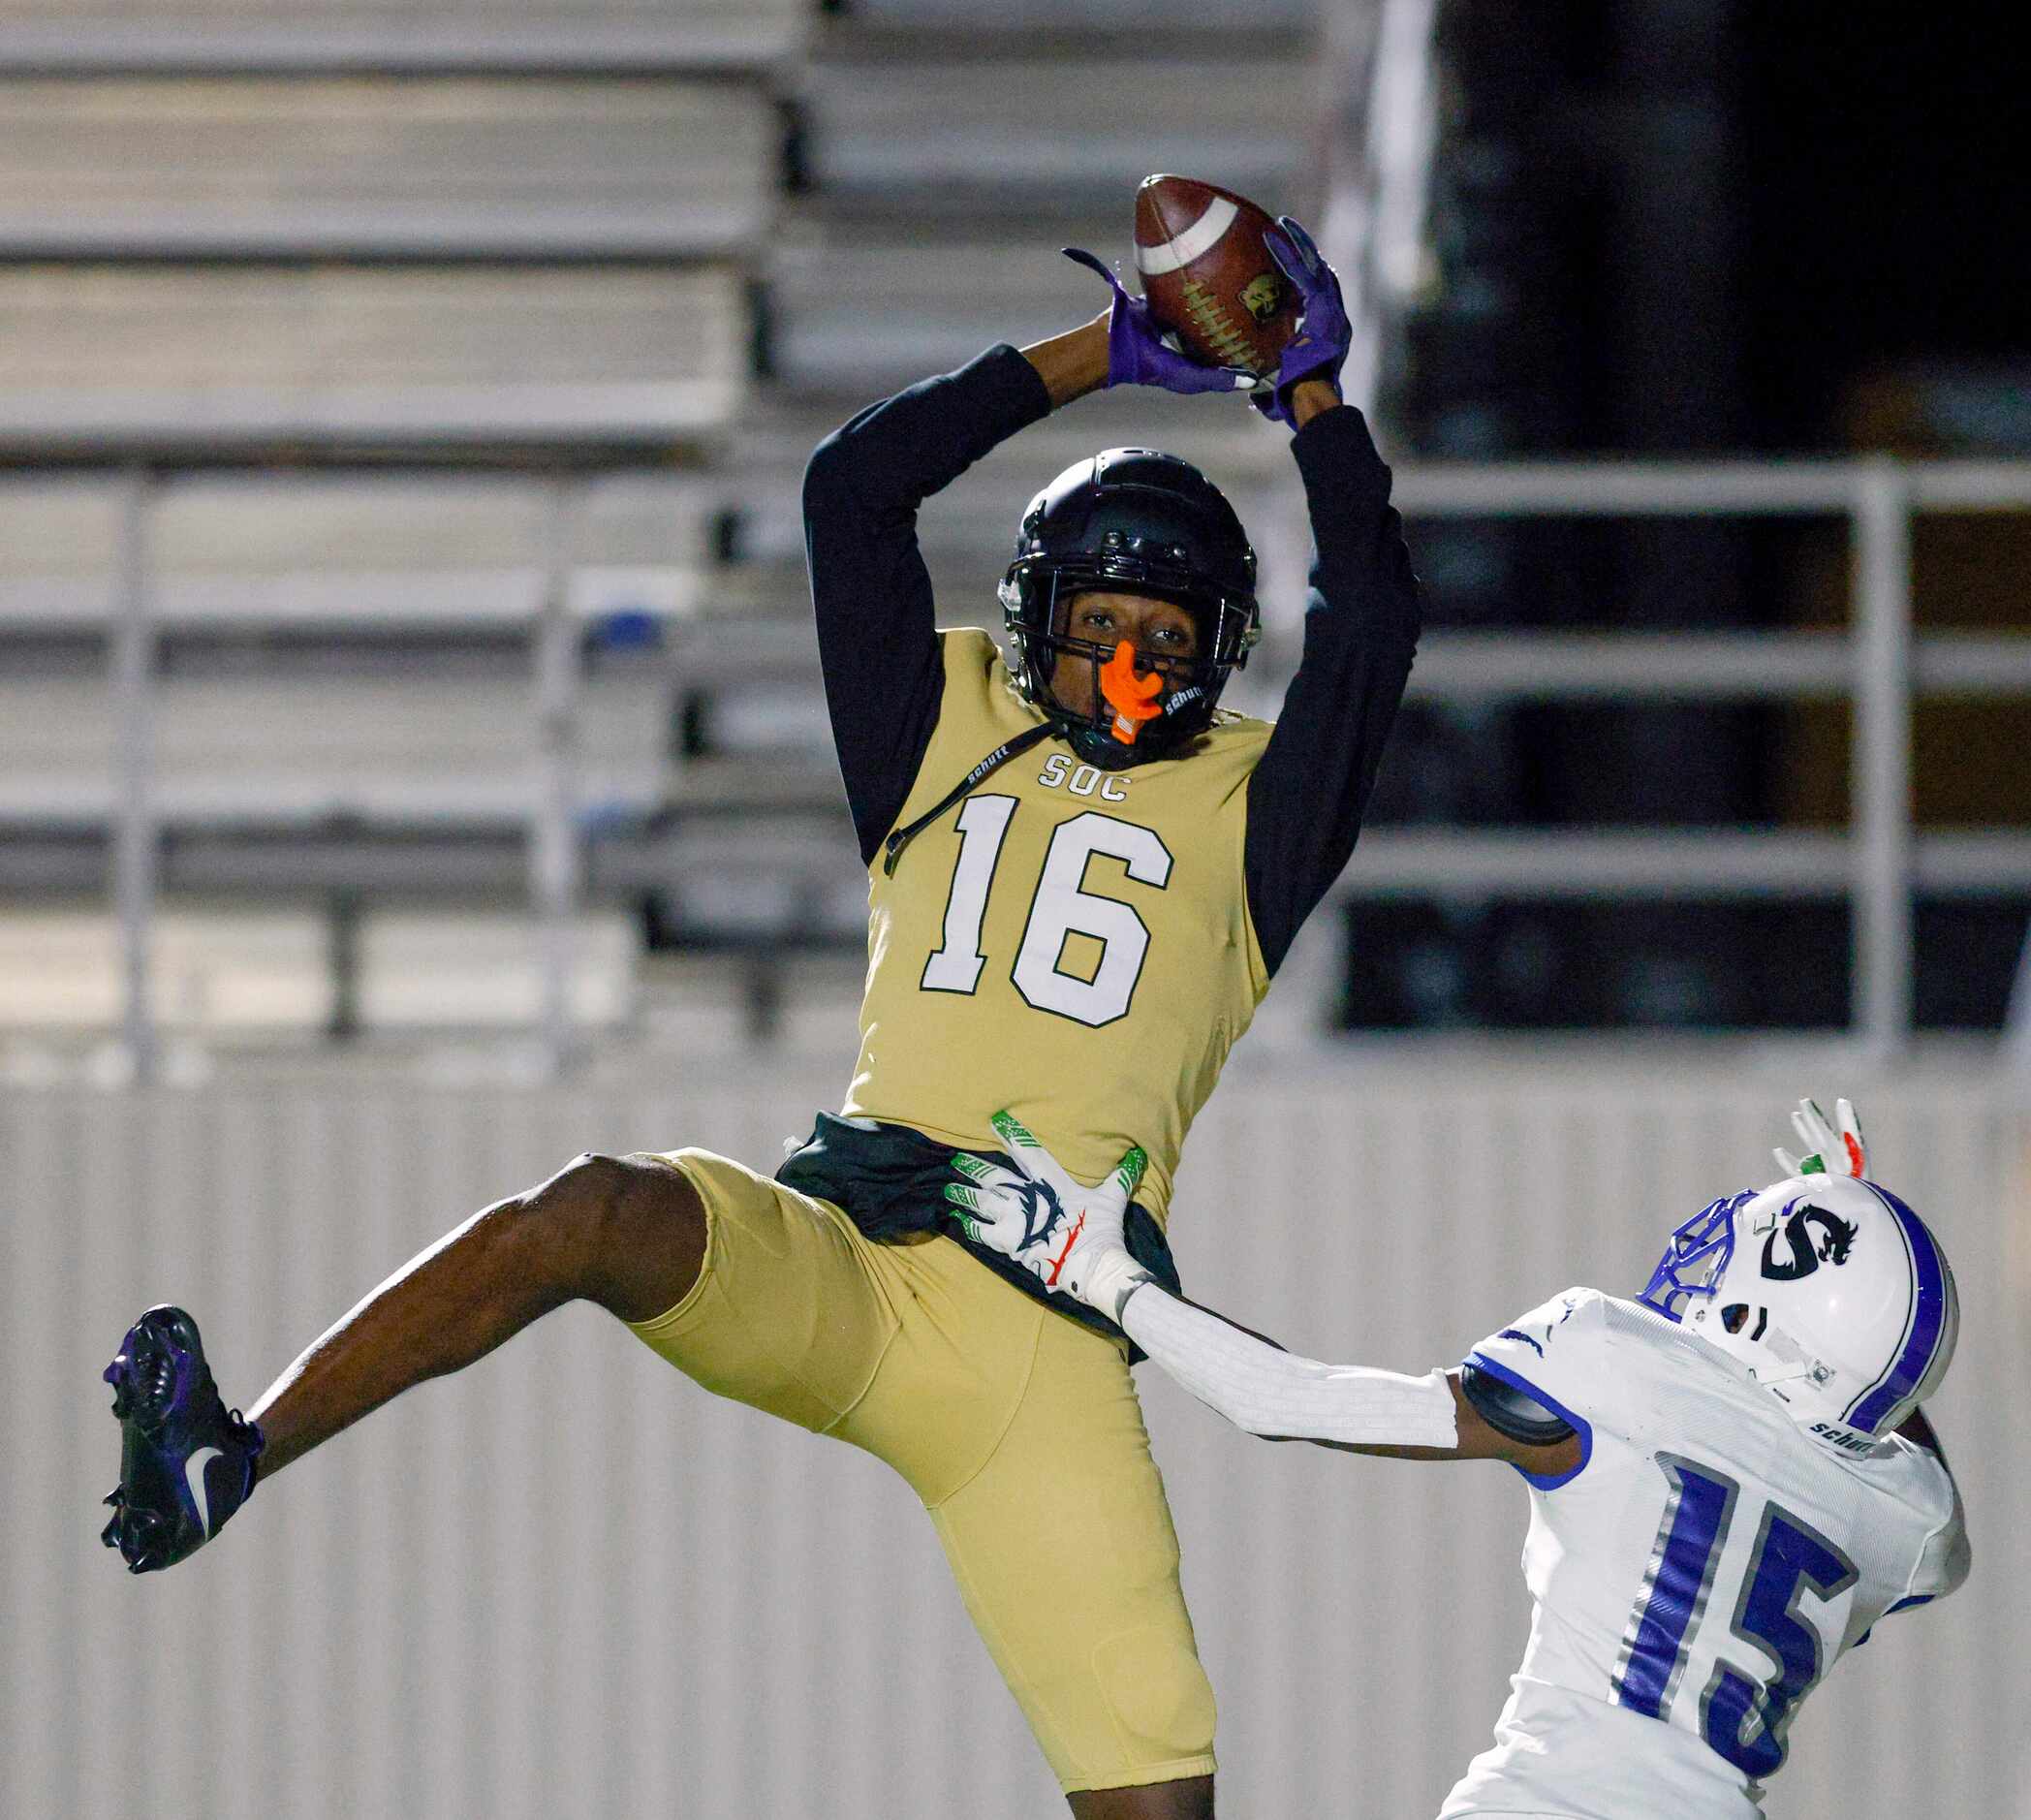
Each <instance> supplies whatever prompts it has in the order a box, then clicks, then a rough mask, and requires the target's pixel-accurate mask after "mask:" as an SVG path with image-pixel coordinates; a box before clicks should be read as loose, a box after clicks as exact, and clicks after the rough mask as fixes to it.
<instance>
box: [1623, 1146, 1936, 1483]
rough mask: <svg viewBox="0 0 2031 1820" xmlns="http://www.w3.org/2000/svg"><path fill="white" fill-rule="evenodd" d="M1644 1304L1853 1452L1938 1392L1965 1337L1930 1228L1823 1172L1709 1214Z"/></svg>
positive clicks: (1690, 1229) (1825, 1438)
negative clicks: (1728, 1358)
mask: <svg viewBox="0 0 2031 1820" xmlns="http://www.w3.org/2000/svg"><path fill="white" fill-rule="evenodd" d="M1638 1300H1639V1301H1640V1302H1643V1303H1644V1304H1645V1305H1646V1306H1648V1307H1652V1308H1655V1309H1656V1310H1657V1311H1658V1312H1659V1313H1660V1314H1664V1315H1668V1316H1670V1318H1671V1319H1672V1320H1674V1321H1681V1322H1683V1323H1684V1325H1685V1326H1686V1327H1687V1328H1688V1329H1689V1330H1690V1331H1691V1332H1693V1333H1696V1334H1699V1335H1700V1337H1701V1338H1703V1339H1705V1340H1709V1341H1711V1342H1712V1343H1713V1344H1714V1345H1716V1346H1718V1347H1720V1348H1721V1350H1722V1351H1724V1352H1727V1353H1731V1354H1733V1355H1734V1357H1735V1358H1736V1359H1739V1360H1740V1361H1741V1362H1742V1363H1743V1364H1744V1365H1747V1366H1748V1368H1749V1371H1750V1374H1751V1375H1752V1376H1753V1377H1754V1378H1755V1379H1756V1381H1757V1382H1758V1383H1759V1384H1761V1385H1762V1386H1763V1387H1764V1388H1765V1390H1767V1391H1768V1392H1769V1393H1770V1394H1771V1396H1775V1397H1776V1398H1777V1399H1778V1400H1779V1401H1780V1402H1782V1403H1783V1404H1784V1405H1785V1407H1786V1409H1788V1410H1789V1411H1790V1413H1791V1415H1792V1418H1793V1420H1795V1421H1796V1422H1797V1423H1798V1424H1799V1425H1800V1426H1801V1427H1802V1428H1804V1429H1805V1430H1806V1432H1807V1433H1809V1434H1811V1435H1812V1436H1813V1437H1814V1438H1815V1439H1816V1440H1819V1441H1821V1442H1823V1443H1824V1444H1826V1445H1827V1446H1829V1447H1832V1448H1834V1449H1836V1450H1838V1451H1840V1452H1842V1453H1848V1454H1862V1453H1868V1452H1870V1451H1872V1450H1873V1449H1874V1447H1875V1445H1876V1443H1877V1441H1878V1439H1879V1438H1880V1437H1882V1436H1884V1435H1887V1434H1889V1433H1890V1431H1891V1430H1892V1429H1893V1428H1896V1427H1897V1426H1898V1425H1899V1424H1900V1423H1901V1422H1903V1420H1904V1418H1905V1417H1906V1416H1908V1415H1909V1414H1910V1413H1911V1411H1912V1410H1913V1409H1914V1408H1916V1407H1917V1406H1918V1405H1919V1404H1920V1403H1921V1402H1922V1401H1923V1400H1924V1399H1925V1398H1926V1397H1927V1396H1931V1395H1932V1393H1933V1392H1934V1391H1935V1390H1936V1389H1937V1388H1938V1386H1939V1382H1940V1380H1941V1379H1942V1378H1943V1377H1945V1376H1946V1373H1947V1366H1948V1365H1949V1364H1951V1363H1952V1361H1953V1346H1954V1342H1955V1341H1956V1340H1957V1339H1958V1337H1959V1334H1960V1301H1959V1297H1958V1296H1957V1295H1956V1293H1955V1291H1954V1288H1953V1271H1952V1270H1951V1269H1950V1268H1949V1266H1948V1264H1947V1258H1946V1253H1945V1252H1944V1251H1942V1250H1941V1249H1940V1246H1939V1241H1938V1240H1937V1239H1934V1238H1933V1237H1932V1234H1931V1232H1930V1231H1929V1230H1928V1229H1927V1228H1926V1226H1925V1223H1924V1221H1922V1219H1920V1218H1919V1216H1918V1215H1917V1214H1916V1213H1914V1212H1913V1211H1912V1210H1911V1208H1908V1207H1906V1206H1905V1205H1904V1203H1903V1202H1902V1201H1900V1200H1898V1199H1897V1197H1896V1196H1895V1195H1893V1194H1891V1193H1890V1190H1889V1189H1887V1188H1885V1187H1883V1186H1881V1185H1880V1184H1879V1183H1876V1182H1873V1181H1869V1180H1866V1179H1863V1178H1860V1177H1854V1176H1828V1175H1825V1174H1822V1173H1817V1172H1815V1173H1813V1174H1809V1175H1802V1176H1792V1177H1787V1178H1786V1179H1785V1180H1783V1181H1780V1182H1774V1183H1772V1184H1771V1185H1770V1186H1769V1187H1767V1188H1765V1189H1763V1190H1761V1191H1760V1192H1759V1191H1754V1190H1751V1191H1745V1192H1744V1193H1741V1194H1737V1195H1732V1196H1730V1197H1728V1198H1727V1199H1726V1200H1722V1201H1715V1202H1713V1203H1711V1204H1710V1205H1709V1206H1707V1207H1705V1208H1702V1209H1701V1210H1700V1212H1698V1213H1696V1214H1695V1215H1694V1216H1693V1217H1692V1218H1691V1219H1689V1220H1688V1221H1686V1223H1685V1224H1684V1225H1683V1226H1681V1227H1679V1228H1678V1230H1677V1231H1676V1232H1674V1233H1673V1234H1672V1242H1671V1245H1670V1246H1669V1247H1668V1248H1667V1250H1666V1252H1665V1255H1664V1257H1663V1258H1662V1259H1661V1260H1660V1261H1659V1263H1658V1267H1657V1269H1656V1271H1653V1272H1652V1274H1651V1277H1650V1281H1649V1283H1648V1284H1647V1285H1646V1286H1645V1288H1644V1290H1643V1292H1642V1294H1641V1295H1640V1297H1639V1298H1638Z"/></svg>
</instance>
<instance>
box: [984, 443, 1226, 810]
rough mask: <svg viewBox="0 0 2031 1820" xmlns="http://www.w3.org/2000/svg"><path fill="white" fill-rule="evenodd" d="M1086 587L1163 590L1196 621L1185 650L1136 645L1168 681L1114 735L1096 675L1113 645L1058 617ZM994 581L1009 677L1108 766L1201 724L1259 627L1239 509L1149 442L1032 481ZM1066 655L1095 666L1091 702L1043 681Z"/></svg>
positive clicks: (1154, 753) (1155, 594)
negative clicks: (1149, 710)
mask: <svg viewBox="0 0 2031 1820" xmlns="http://www.w3.org/2000/svg"><path fill="white" fill-rule="evenodd" d="M1091 592H1105V593H1121V594H1139V595H1143V596H1146V597H1148V598H1151V599H1156V600H1165V601H1170V602H1172V603H1173V604H1174V605H1176V606H1179V607H1181V608H1183V609H1184V610H1185V612H1187V613H1189V614H1190V615H1191V618H1192V621H1193V624H1194V626H1195V628H1196V629H1197V632H1198V645H1199V648H1198V651H1197V652H1196V653H1195V654H1194V655H1193V656H1191V657H1189V658H1184V657H1166V656H1163V655H1161V654H1152V653H1146V652H1145V653H1139V654H1138V657H1137V666H1136V667H1137V669H1138V670H1139V671H1140V670H1146V671H1152V672H1158V673H1161V674H1163V675H1165V676H1166V678H1167V680H1168V683H1169V687H1168V688H1167V690H1166V691H1165V693H1164V695H1163V697H1162V700H1161V703H1160V704H1159V705H1158V706H1159V711H1158V712H1157V714H1155V715H1154V716H1152V717H1149V718H1141V717H1140V716H1137V717H1135V718H1134V720H1133V721H1131V722H1130V723H1129V724H1128V726H1127V731H1128V732H1129V733H1131V734H1132V735H1133V737H1132V738H1124V737H1119V736H1118V735H1117V732H1116V727H1117V724H1118V722H1117V715H1116V713H1115V712H1114V710H1113V709H1112V708H1111V707H1110V706H1109V702H1108V699H1107V695H1106V692H1105V691H1104V690H1103V688H1102V686H1101V683H1102V677H1101V672H1102V671H1103V670H1104V669H1105V667H1106V666H1107V664H1108V663H1109V660H1111V659H1113V658H1114V656H1115V647H1114V646H1113V645H1112V644H1106V645H1102V644H1096V643H1091V642H1089V641H1086V640H1082V639H1076V638H1073V637H1071V636H1070V634H1069V633H1068V631H1067V630H1066V627H1067V626H1068V624H1069V614H1070V611H1071V605H1072V602H1073V601H1074V599H1075V598H1076V597H1077V596H1078V595H1079V594H1082V593H1091ZM1000 593H1001V602H1002V607H1003V612H1004V618H1005V622H1006V624H1007V627H1008V630H1009V633H1010V636H1011V640H1012V642H1013V643H1014V645H1015V657H1016V662H1015V666H1014V667H1015V670H1016V682H1017V685H1018V687H1019V688H1020V689H1021V691H1022V693H1023V694H1024V696H1025V697H1027V698H1028V699H1029V700H1030V701H1031V702H1033V703H1034V704H1035V705H1036V706H1038V707H1039V708H1041V709H1042V710H1043V711H1044V712H1045V713H1046V714H1047V715H1048V716H1050V718H1051V719H1052V720H1054V721H1056V722H1057V723H1058V724H1059V725H1060V726H1062V727H1063V728H1064V729H1065V732H1066V737H1068V739H1069V740H1070V741H1071V743H1072V744H1073V746H1074V748H1075V749H1076V750H1078V753H1079V755H1080V756H1081V757H1082V758H1084V759H1087V760H1089V761H1090V762H1091V763H1093V764H1095V765H1097V766H1100V767H1101V768H1102V769H1109V770H1114V769H1123V768H1125V767H1127V766H1130V765H1135V764H1139V763H1140V762H1142V761H1143V760H1145V759H1149V758H1155V757H1163V756H1167V755H1169V754H1171V753H1174V752H1176V751H1177V750H1178V749H1179V748H1180V747H1182V746H1183V745H1184V744H1185V743H1186V742H1187V741H1189V740H1190V739H1191V738H1192V737H1195V736H1196V735H1197V734H1199V733H1201V732H1203V730H1204V729H1205V728H1206V727H1207V726H1209V725H1210V724H1211V722H1212V718H1213V712H1214V709H1215V707H1216V706H1217V704H1218V702H1219V699H1220V692H1221V690H1222V689H1224V688H1225V687H1226V685H1227V679H1228V677H1229V676H1230V675H1233V673H1234V671H1236V670H1238V669H1240V668H1241V667H1242V666H1243V665H1244V664H1245V663H1246V662H1247V661H1248V652H1249V649H1250V648H1251V646H1253V645H1254V643H1255V642H1256V639H1257V637H1258V636H1259V631H1260V614H1259V612H1258V610H1257V607H1256V602H1255V553H1254V551H1253V550H1251V549H1249V548H1248V541H1247V538H1246V535H1245V534H1244V533H1243V532H1242V529H1241V525H1240V520H1239V519H1237V518H1235V517H1234V511H1233V509H1232V508H1231V507H1230V506H1229V505H1228V503H1227V501H1226V500H1225V499H1224V498H1223V497H1222V496H1221V494H1220V492H1219V490H1218V489H1217V488H1216V487H1214V486H1213V485H1212V484H1211V483H1210V482H1209V481H1207V480H1206V479H1205V477H1204V476H1203V475H1202V474H1201V473H1200V472H1199V471H1198V469H1196V468H1194V467H1192V466H1190V465H1189V464H1188V463H1186V462H1183V461H1179V460H1177V459H1176V458H1175V457H1174V456H1171V455H1156V454H1153V453H1151V452H1149V451H1146V450H1126V449H1123V450H1109V451H1107V452H1105V453H1104V454H1102V455H1097V456H1095V457H1093V459H1091V460H1089V461H1084V462H1080V463H1078V465H1077V466H1075V467H1073V468H1070V469H1068V470H1067V471H1066V472H1065V473H1063V474H1061V475H1059V476H1058V478H1057V479H1056V480H1055V481H1053V482H1052V483H1051V484H1050V486H1047V487H1046V488H1045V489H1044V491H1043V492H1041V493H1039V494H1038V495H1037V497H1036V498H1035V499H1034V500H1032V501H1031V502H1030V506H1029V509H1028V511H1027V512H1025V513H1024V515H1023V520H1022V528H1021V532H1020V534H1019V536H1018V539H1017V542H1016V557H1015V560H1014V561H1013V562H1012V563H1011V564H1010V565H1009V569H1008V573H1007V574H1006V575H1005V576H1004V577H1003V579H1002V583H1001V590H1000ZM1063 656H1070V657H1072V658H1073V659H1074V660H1075V661H1078V662H1081V663H1089V664H1091V665H1092V666H1093V690H1092V696H1091V700H1092V703H1093V706H1092V708H1091V710H1090V711H1088V710H1084V709H1079V708H1075V707H1070V706H1067V705H1066V704H1065V703H1063V702H1062V701H1060V700H1059V698H1058V696H1057V694H1056V692H1055V690H1054V689H1053V687H1052V682H1053V678H1054V676H1055V675H1056V672H1057V668H1058V662H1059V659H1060V658H1061V657H1063Z"/></svg>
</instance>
